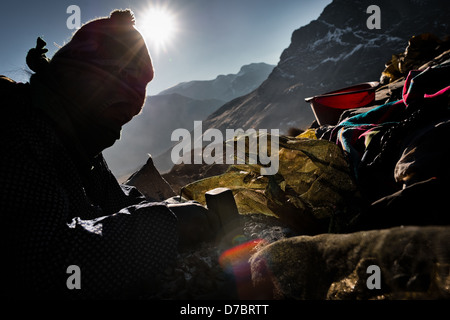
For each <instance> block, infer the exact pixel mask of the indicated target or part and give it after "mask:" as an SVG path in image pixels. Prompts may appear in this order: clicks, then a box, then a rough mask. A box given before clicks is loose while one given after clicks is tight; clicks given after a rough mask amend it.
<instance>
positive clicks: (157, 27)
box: [138, 7, 176, 51]
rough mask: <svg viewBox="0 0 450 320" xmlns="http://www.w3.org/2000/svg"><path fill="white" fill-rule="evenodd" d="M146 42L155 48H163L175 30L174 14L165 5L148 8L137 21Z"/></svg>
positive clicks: (168, 42)
mask: <svg viewBox="0 0 450 320" xmlns="http://www.w3.org/2000/svg"><path fill="white" fill-rule="evenodd" d="M138 23H139V25H138V28H139V29H140V30H141V31H142V33H143V35H144V37H145V38H146V39H147V41H148V44H149V45H150V46H151V47H153V48H155V49H156V50H158V51H160V50H165V49H166V47H167V46H168V45H169V44H170V42H171V40H172V38H173V36H174V35H175V32H176V19H175V14H174V13H173V12H171V11H170V10H169V9H168V8H165V7H152V8H149V9H148V10H147V11H146V12H145V13H144V15H143V16H142V17H141V18H140V19H139V21H138Z"/></svg>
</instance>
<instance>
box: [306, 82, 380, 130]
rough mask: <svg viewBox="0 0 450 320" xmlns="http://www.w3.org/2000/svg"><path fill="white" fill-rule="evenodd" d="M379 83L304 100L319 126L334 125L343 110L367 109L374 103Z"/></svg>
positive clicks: (347, 88) (366, 83)
mask: <svg viewBox="0 0 450 320" xmlns="http://www.w3.org/2000/svg"><path fill="white" fill-rule="evenodd" d="M378 85H379V82H377V81H372V82H364V83H360V84H357V85H354V86H351V87H346V88H343V89H339V90H336V91H332V92H328V93H325V94H321V95H318V96H314V97H310V98H306V99H305V101H306V102H309V103H310V104H311V108H312V110H313V112H314V115H315V117H316V119H317V122H318V123H319V125H325V124H328V125H335V124H337V122H338V121H339V117H340V116H341V114H342V112H344V110H348V109H354V108H362V107H367V106H370V105H371V104H373V102H374V101H375V90H376V88H377V87H378Z"/></svg>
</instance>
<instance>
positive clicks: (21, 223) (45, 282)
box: [0, 143, 177, 298]
mask: <svg viewBox="0 0 450 320" xmlns="http://www.w3.org/2000/svg"><path fill="white" fill-rule="evenodd" d="M1 147H2V149H3V150H4V151H5V153H4V154H2V157H1V165H0V169H1V175H0V185H1V186H2V189H3V190H2V192H1V195H0V205H1V213H0V214H1V219H2V225H3V226H4V227H5V228H4V230H5V231H4V232H3V233H2V238H3V239H2V241H1V246H2V252H4V253H6V257H7V259H6V261H8V263H4V264H2V269H3V270H2V274H8V275H10V276H9V277H8V279H7V281H6V282H7V284H6V286H7V288H4V289H8V290H4V292H8V295H14V292H15V294H18V295H20V296H32V297H34V296H38V297H44V296H46V295H54V294H57V295H58V296H60V295H69V296H75V297H95V298H102V297H121V296H127V295H128V294H137V293H138V291H139V290H141V289H145V290H149V289H151V282H152V281H153V280H154V278H155V275H156V273H158V272H159V271H161V270H163V269H164V268H165V267H166V266H167V264H168V263H170V261H171V260H172V259H173V258H174V257H175V256H176V247H177V221H176V217H175V216H174V215H173V213H172V212H171V211H170V210H169V209H168V208H167V207H166V206H165V205H164V204H162V203H149V202H142V201H137V202H138V203H137V204H133V205H129V206H128V207H124V208H122V209H120V210H118V211H117V212H115V213H112V214H106V212H103V211H102V210H101V209H100V208H99V207H98V206H97V207H96V208H97V210H98V212H97V214H96V216H97V217H96V218H94V219H83V218H81V217H82V216H83V215H84V213H83V212H79V214H77V212H73V210H74V208H76V206H74V203H73V202H72V201H71V200H70V199H71V196H72V195H71V190H68V189H67V186H66V185H63V184H61V183H59V181H60V177H58V176H57V175H56V174H55V172H54V171H52V168H51V165H52V164H46V163H42V162H41V161H38V160H36V159H35V158H33V157H31V156H30V155H29V154H27V152H26V147H24V146H23V145H17V144H14V143H6V144H5V143H2V145H1ZM138 198H139V197H138ZM138 198H137V199H138ZM102 213H103V214H102ZM71 265H75V266H78V268H79V270H80V275H81V278H80V280H81V281H80V283H81V288H80V289H72V290H70V289H69V288H68V287H67V285H66V281H67V279H68V277H69V276H70V274H68V273H67V268H68V267H69V266H71ZM5 269H6V270H5ZM4 272H7V273H4ZM8 286H9V288H8Z"/></svg>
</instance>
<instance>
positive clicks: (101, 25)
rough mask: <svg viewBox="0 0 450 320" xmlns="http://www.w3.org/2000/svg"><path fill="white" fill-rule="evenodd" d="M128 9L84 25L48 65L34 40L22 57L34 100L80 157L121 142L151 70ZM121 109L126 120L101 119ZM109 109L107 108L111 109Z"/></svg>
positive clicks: (42, 48)
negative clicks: (121, 133)
mask: <svg viewBox="0 0 450 320" xmlns="http://www.w3.org/2000/svg"><path fill="white" fill-rule="evenodd" d="M134 24H135V21H134V16H133V13H132V12H131V11H130V10H116V11H113V12H112V13H111V15H110V17H107V18H100V19H96V20H93V21H91V22H88V23H87V24H85V25H83V26H82V27H81V28H80V29H79V30H78V31H76V32H75V34H74V35H73V37H72V39H71V40H70V41H69V42H68V43H67V44H66V45H64V46H63V47H62V48H60V49H59V50H58V51H57V52H56V53H55V55H54V56H53V58H52V59H51V60H50V59H48V58H47V57H46V56H45V53H46V52H47V49H45V42H44V41H43V40H42V39H38V42H37V45H36V48H33V49H31V50H30V51H29V53H28V55H27V64H28V66H29V67H30V68H31V69H32V70H33V71H35V72H36V74H34V75H32V77H31V79H30V84H31V87H32V89H33V101H34V103H35V105H36V106H37V107H38V108H40V109H42V110H43V111H44V112H45V113H46V114H47V115H48V116H49V117H50V118H51V119H53V120H54V122H55V123H56V125H57V126H58V127H59V129H60V132H62V133H63V135H65V136H66V138H67V137H69V140H70V141H69V142H70V143H72V144H74V145H75V147H76V148H77V149H78V150H79V151H80V153H81V156H82V157H83V158H85V159H86V158H92V157H94V156H96V155H97V154H99V153H100V152H101V151H103V150H104V149H105V148H107V147H110V146H111V145H112V144H113V143H114V142H115V140H117V139H119V138H120V132H121V127H122V125H123V124H125V123H124V122H127V121H129V120H130V119H131V118H132V117H133V116H135V115H137V114H138V113H139V112H140V110H141V109H142V106H143V104H144V101H145V87H146V86H147V84H148V83H149V82H150V81H151V80H152V79H153V75H154V72H153V66H152V61H151V58H150V54H149V52H148V49H147V46H146V44H145V41H144V39H143V37H142V35H141V34H140V32H139V31H138V30H137V29H136V28H135V26H134ZM112 106H115V108H116V109H117V106H120V108H121V109H122V110H119V111H123V112H125V113H126V116H125V119H126V120H125V121H122V122H121V123H120V121H119V122H116V121H112V119H109V118H108V117H106V116H105V114H107V111H108V108H110V107H112ZM110 110H111V109H110Z"/></svg>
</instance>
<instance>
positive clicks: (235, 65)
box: [0, 0, 331, 95]
mask: <svg viewBox="0 0 450 320" xmlns="http://www.w3.org/2000/svg"><path fill="white" fill-rule="evenodd" d="M330 2H331V0H166V1H162V0H160V1H149V0H135V1H133V0H108V1H106V0H96V1H86V0H70V1H66V0H59V1H56V0H54V1H49V0H41V1H20V0H16V1H9V2H6V1H3V2H2V6H1V9H2V10H1V12H0V40H1V42H2V45H1V48H2V49H1V50H2V53H1V57H2V59H0V74H3V75H6V76H9V77H11V78H13V79H14V80H16V81H22V82H24V81H27V79H28V77H29V75H28V74H27V72H26V71H25V70H27V69H26V64H25V56H26V53H27V51H28V50H29V49H30V48H31V47H34V46H35V43H36V38H37V37H38V36H42V37H43V38H44V40H45V41H46V42H47V47H48V49H49V53H48V56H49V57H51V56H52V55H53V54H54V52H55V51H56V50H57V45H63V44H64V43H65V42H67V41H69V40H70V37H71V34H72V33H73V32H74V30H70V29H68V28H67V23H66V22H67V19H68V18H69V17H70V16H71V14H68V13H67V12H66V11H67V8H68V7H69V6H70V5H77V6H78V7H79V8H80V17H81V23H85V22H87V21H89V20H91V19H93V18H96V17H103V16H107V15H109V13H110V12H111V11H112V10H114V9H125V8H130V9H132V10H133V11H134V13H135V16H136V21H137V26H138V27H140V26H141V27H142V28H143V26H145V25H146V21H147V20H146V19H147V15H146V12H148V10H150V8H152V7H153V8H155V7H157V8H164V9H165V10H166V11H167V12H170V13H171V14H172V16H173V20H174V21H175V24H176V32H175V33H173V35H172V37H170V40H168V41H167V43H166V44H165V46H164V47H163V48H161V47H157V46H155V44H154V43H152V42H151V40H149V39H148V38H147V39H146V40H147V44H148V46H149V50H150V52H151V55H152V58H153V63H154V67H155V70H156V75H155V79H154V80H153V81H152V82H151V83H150V84H149V86H148V94H149V95H153V94H157V93H158V92H160V91H162V90H164V89H167V88H169V87H171V86H174V85H176V84H178V83H180V82H184V81H191V80H209V79H214V78H215V77H216V76H217V75H219V74H229V73H236V72H238V71H239V69H240V67H241V66H243V65H245V64H249V63H253V62H266V63H270V64H274V65H275V64H277V63H278V61H279V57H280V55H281V53H282V51H283V50H284V49H285V48H287V47H288V46H289V43H290V37H291V34H292V32H293V31H294V30H295V29H298V28H299V27H301V26H304V25H306V24H308V23H309V22H310V21H311V20H314V19H317V18H318V17H319V15H320V13H321V12H322V11H323V9H324V8H325V6H326V5H328V4H329V3H330ZM142 33H143V34H144V36H146V34H145V31H144V30H142ZM55 44H56V45H55Z"/></svg>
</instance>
